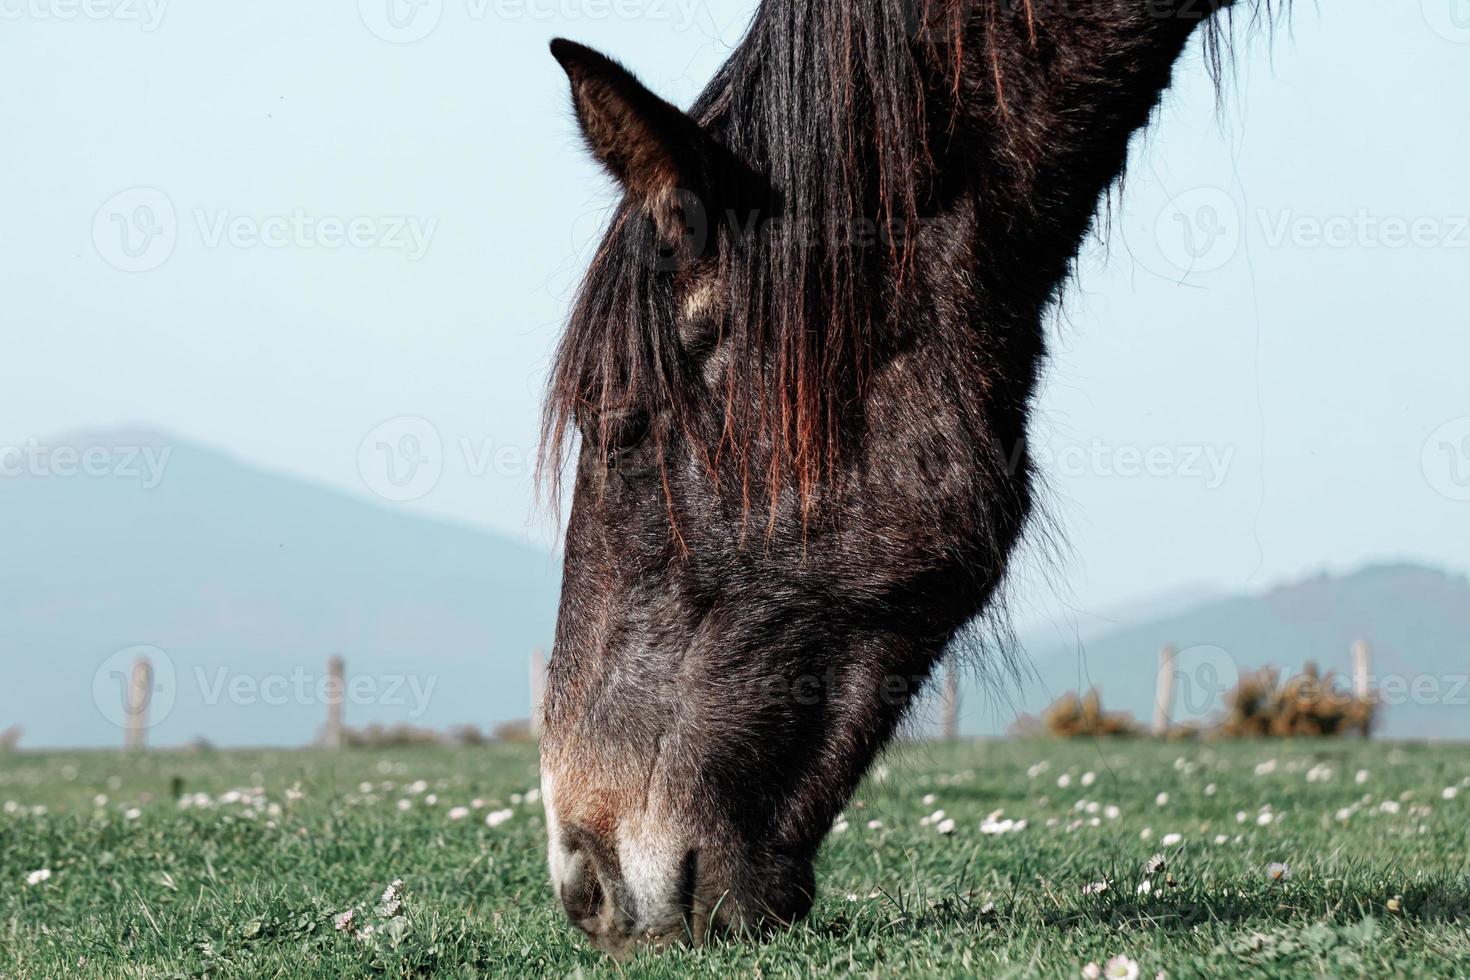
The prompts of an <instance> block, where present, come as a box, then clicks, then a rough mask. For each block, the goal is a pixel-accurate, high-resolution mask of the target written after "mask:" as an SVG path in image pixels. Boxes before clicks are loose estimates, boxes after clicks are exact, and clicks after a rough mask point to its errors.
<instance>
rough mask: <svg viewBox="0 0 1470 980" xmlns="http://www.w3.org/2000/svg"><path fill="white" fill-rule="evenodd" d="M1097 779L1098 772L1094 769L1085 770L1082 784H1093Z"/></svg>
mask: <svg viewBox="0 0 1470 980" xmlns="http://www.w3.org/2000/svg"><path fill="white" fill-rule="evenodd" d="M1096 781H1097V773H1095V772H1093V771H1092V770H1090V769H1089V770H1088V771H1087V772H1084V773H1083V774H1082V785H1083V786H1091V785H1092V784H1093V783H1094V782H1096Z"/></svg>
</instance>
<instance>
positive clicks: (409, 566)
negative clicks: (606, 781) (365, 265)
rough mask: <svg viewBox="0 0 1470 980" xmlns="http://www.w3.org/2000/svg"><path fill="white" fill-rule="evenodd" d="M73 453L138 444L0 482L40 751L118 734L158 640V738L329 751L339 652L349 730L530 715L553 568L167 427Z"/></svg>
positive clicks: (9, 695) (2, 657)
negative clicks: (140, 667)
mask: <svg viewBox="0 0 1470 980" xmlns="http://www.w3.org/2000/svg"><path fill="white" fill-rule="evenodd" d="M58 442H59V443H61V444H66V445H70V446H74V447H81V448H84V447H88V446H100V447H129V448H128V449H127V450H125V451H122V452H112V453H110V455H108V456H107V457H105V458H104V457H101V456H96V457H93V458H92V459H91V463H90V465H89V466H88V465H86V462H85V457H84V458H83V459H81V460H76V461H72V462H70V463H67V462H65V461H64V460H57V461H55V462H54V463H53V462H46V463H39V464H38V463H30V462H27V463H20V464H17V462H16V460H15V458H14V457H13V456H12V458H11V460H10V461H9V465H7V467H6V468H5V470H4V472H5V473H6V475H5V476H0V542H3V548H4V560H3V562H0V665H3V666H4V668H5V671H6V674H7V675H8V676H6V677H5V678H4V679H3V680H0V729H3V728H5V727H6V726H8V725H13V724H18V725H21V726H23V727H24V729H25V733H26V734H25V738H24V740H23V742H22V744H23V745H27V746H45V745H57V746H60V745H114V744H118V742H119V740H120V738H121V735H120V731H119V728H118V726H117V724H116V721H117V718H118V716H119V713H120V706H121V699H122V695H121V684H122V681H121V677H122V676H123V675H125V673H126V670H127V662H129V661H130V660H131V659H132V655H131V654H118V651H122V650H126V649H128V648H130V647H133V646H134V645H139V644H143V645H148V646H152V647H156V648H158V649H159V650H161V651H163V654H162V655H161V657H160V656H159V655H155V658H156V659H161V668H160V673H159V687H160V689H159V691H158V693H157V694H156V695H155V704H156V705H157V707H158V708H159V712H158V713H159V714H161V715H165V717H162V718H161V719H160V720H159V721H158V723H157V725H156V727H155V729H154V735H153V740H154V741H155V742H157V743H159V744H179V743H183V742H187V741H189V740H191V739H193V738H195V737H204V738H207V739H209V740H210V741H213V742H216V743H220V744H292V743H301V742H305V741H308V740H309V739H311V738H312V737H313V736H314V734H315V732H316V730H317V728H318V726H319V725H320V724H321V722H322V719H323V717H324V714H325V708H324V707H323V702H322V699H321V697H320V695H319V694H318V693H317V685H318V683H319V682H320V680H321V677H322V675H323V674H324V673H325V663H326V660H327V657H328V656H329V655H330V654H334V653H339V654H341V655H343V656H344V657H345V658H346V659H347V664H348V669H349V675H350V676H351V677H352V678H353V683H354V684H356V685H357V686H356V687H355V688H353V687H349V691H348V698H347V701H348V703H347V705H346V714H347V721H348V723H349V724H362V723H364V722H367V721H370V720H379V721H385V722H394V721H406V722H411V723H413V724H418V725H424V726H432V727H440V728H442V727H447V726H449V725H452V724H458V723H472V724H476V725H479V726H488V725H490V724H493V723H496V722H500V721H506V720H509V719H514V718H523V717H525V716H526V715H527V713H528V704H529V695H528V669H527V665H528V657H529V655H530V652H531V650H532V649H533V648H534V647H538V646H539V647H548V646H549V645H550V642H551V636H552V629H553V624H554V621H555V612H556V598H557V583H558V579H559V569H558V567H557V562H556V560H555V559H554V558H553V557H552V556H550V555H548V554H546V553H544V552H538V551H536V550H534V549H532V548H529V547H526V546H523V545H521V544H518V543H513V542H511V541H509V540H505V539H502V538H499V537H497V536H495V535H493V534H490V533H487V532H484V531H480V530H476V529H474V528H470V527H465V526H460V525H455V524H451V523H446V522H441V521H436V520H432V519H425V518H422V517H418V516H414V515H413V514H411V513H409V512H408V511H406V510H403V509H399V508H396V507H394V506H392V505H384V506H379V505H377V504H375V503H372V502H370V501H369V500H368V499H358V498H356V497H353V496H350V495H347V494H344V493H340V492H337V491H333V490H328V489H324V488H320V487H317V486H313V485H309V484H306V483H303V482H301V481H299V480H296V479H293V478H290V477H285V476H281V475H278V474H274V473H269V472H265V471H263V470H260V469H256V468H254V467H252V466H249V465H247V464H245V463H243V462H241V461H239V460H237V459H235V458H233V457H231V456H229V455H227V454H225V453H222V452H218V451H215V450H212V449H207V448H204V447H202V446H199V445H194V444H190V443H188V442H184V441H181V440H178V439H175V438H172V437H168V436H164V435H160V434H158V433H150V432H141V433H138V432H108V433H98V434H91V435H87V436H80V437H74V438H70V439H66V440H58ZM129 455H131V458H128V457H129ZM87 470H90V473H91V475H88V473H87ZM17 471H19V474H20V475H16V473H17ZM170 666H171V668H172V673H171V674H170V672H169V668H170ZM170 701H172V707H171V708H170V707H169V702H170Z"/></svg>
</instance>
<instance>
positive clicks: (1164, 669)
mask: <svg viewBox="0 0 1470 980" xmlns="http://www.w3.org/2000/svg"><path fill="white" fill-rule="evenodd" d="M1173 711H1174V647H1173V646H1172V645H1170V644H1165V645H1164V648H1163V649H1162V650H1160V651H1159V676H1158V679H1157V681H1156V682H1155V687H1154V728H1153V732H1154V734H1155V735H1165V734H1167V733H1168V731H1169V716H1170V715H1171V714H1172V713H1173Z"/></svg>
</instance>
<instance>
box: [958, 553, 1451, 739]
mask: <svg viewBox="0 0 1470 980" xmlns="http://www.w3.org/2000/svg"><path fill="white" fill-rule="evenodd" d="M1059 633H1060V631H1059V630H1058V629H1056V628H1054V627H1049V628H1046V629H1036V630H1030V631H1027V635H1025V636H1023V637H1022V640H1023V646H1024V647H1025V650H1026V655H1027V658H1028V659H1029V661H1030V663H1031V664H1032V665H1033V666H1034V671H1035V674H1036V675H1037V676H1036V677H1034V678H1030V679H1028V680H1027V681H1026V682H1024V683H1022V684H1020V685H1019V687H1018V688H1017V687H1014V686H1013V687H1012V688H1010V689H1009V690H1006V691H1003V692H1001V693H1000V695H999V696H997V695H996V694H995V693H994V692H993V691H987V690H982V689H980V688H979V687H978V686H977V685H971V689H970V690H968V691H967V692H966V694H967V699H966V704H967V706H968V707H967V710H966V711H965V712H964V725H965V727H967V728H968V729H969V730H971V731H974V732H994V731H1003V730H1004V729H1005V726H1006V725H1007V724H1009V722H1010V721H1011V720H1012V719H1013V718H1014V717H1015V713H1016V710H1025V711H1029V712H1033V713H1034V712H1036V711H1039V710H1040V709H1041V708H1043V707H1045V706H1046V705H1047V704H1048V703H1050V701H1051V700H1053V699H1054V698H1055V697H1056V696H1057V695H1060V694H1061V693H1063V692H1065V691H1069V690H1078V689H1084V690H1085V689H1086V688H1087V687H1089V686H1092V685H1096V686H1097V687H1099V688H1100V689H1101V691H1102V694H1103V704H1104V705H1105V706H1106V707H1107V708H1108V709H1110V710H1128V711H1132V712H1133V713H1134V714H1135V715H1136V716H1137V717H1138V718H1139V719H1140V720H1141V721H1145V722H1146V721H1148V720H1149V719H1151V718H1152V715H1153V701H1154V685H1155V677H1156V673H1157V669H1158V654H1159V650H1160V648H1161V647H1163V646H1164V645H1165V644H1172V645H1173V646H1174V647H1175V648H1176V649H1177V650H1178V651H1179V654H1178V657H1177V660H1176V677H1177V678H1178V679H1177V680H1176V700H1175V716H1176V717H1183V718H1188V717H1192V718H1205V717H1208V716H1210V715H1211V714H1212V713H1214V712H1217V711H1219V710H1220V709H1221V707H1222V703H1223V694H1224V692H1225V691H1226V690H1227V689H1228V688H1230V687H1232V686H1234V682H1235V679H1236V677H1237V675H1238V673H1239V672H1240V671H1242V670H1250V669H1254V668H1257V667H1260V666H1264V665H1268V664H1269V665H1277V666H1280V667H1282V668H1284V669H1299V668H1300V667H1301V666H1302V665H1303V664H1304V663H1305V662H1307V661H1309V660H1310V661H1315V662H1316V663H1317V664H1318V665H1320V666H1321V667H1323V668H1330V669H1333V670H1336V671H1338V672H1339V673H1341V674H1343V675H1345V677H1349V678H1350V677H1351V672H1352V656H1351V649H1352V644H1353V642H1354V641H1355V640H1358V639H1363V640H1366V641H1368V642H1369V644H1370V645H1371V648H1372V651H1373V657H1372V672H1371V673H1372V676H1373V679H1374V682H1375V686H1376V687H1377V688H1378V689H1379V691H1380V694H1381V696H1382V697H1383V699H1384V701H1385V705H1384V709H1383V714H1382V723H1381V726H1380V728H1379V731H1380V733H1381V734H1383V735H1385V736H1390V737H1405V738H1407V737H1439V738H1458V739H1463V738H1470V580H1467V578H1466V577H1465V576H1464V575H1454V574H1448V573H1445V572H1442V571H1437V570H1435V569H1431V568H1423V567H1419V566H1415V565H1407V564H1396V565H1379V566H1373V567H1368V568H1365V569H1362V570H1360V571H1357V572H1354V573H1352V574H1349V575H1341V576H1329V575H1318V576H1316V577H1313V578H1308V579H1305V580H1303V581H1300V582H1295V583H1292V584H1288V585H1282V586H1280V587H1277V588H1274V589H1271V590H1270V591H1268V592H1265V593H1263V594H1260V595H1252V596H1236V597H1227V598H1213V599H1205V600H1203V601H1200V602H1197V603H1191V604H1188V605H1187V606H1186V607H1184V608H1177V609H1174V610H1172V611H1165V612H1162V613H1156V614H1154V615H1150V616H1145V617H1141V618H1139V619H1136V620H1134V621H1131V622H1120V623H1119V625H1117V626H1115V627H1113V628H1110V629H1103V630H1099V631H1095V632H1090V631H1088V630H1087V629H1085V628H1083V629H1079V630H1078V631H1077V633H1078V636H1077V637H1076V638H1068V639H1065V640H1064V639H1062V638H1061V637H1060V636H1059Z"/></svg>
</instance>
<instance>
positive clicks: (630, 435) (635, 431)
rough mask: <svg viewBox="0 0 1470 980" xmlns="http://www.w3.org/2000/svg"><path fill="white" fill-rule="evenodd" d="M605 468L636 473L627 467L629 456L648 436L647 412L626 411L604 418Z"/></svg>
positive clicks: (631, 473)
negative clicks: (605, 440)
mask: <svg viewBox="0 0 1470 980" xmlns="http://www.w3.org/2000/svg"><path fill="white" fill-rule="evenodd" d="M605 424H606V425H607V442H606V446H607V468H608V469H610V470H618V471H619V472H624V473H626V474H627V475H636V473H635V471H633V470H630V469H629V468H628V465H627V464H628V461H629V457H631V456H632V455H633V453H634V451H635V450H637V448H638V447H639V446H641V445H642V444H643V441H644V440H645V439H646V438H648V431H649V427H650V421H649V417H648V413H647V412H626V413H623V414H619V415H617V416H613V417H610V418H608V419H607V420H606V423H605Z"/></svg>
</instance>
